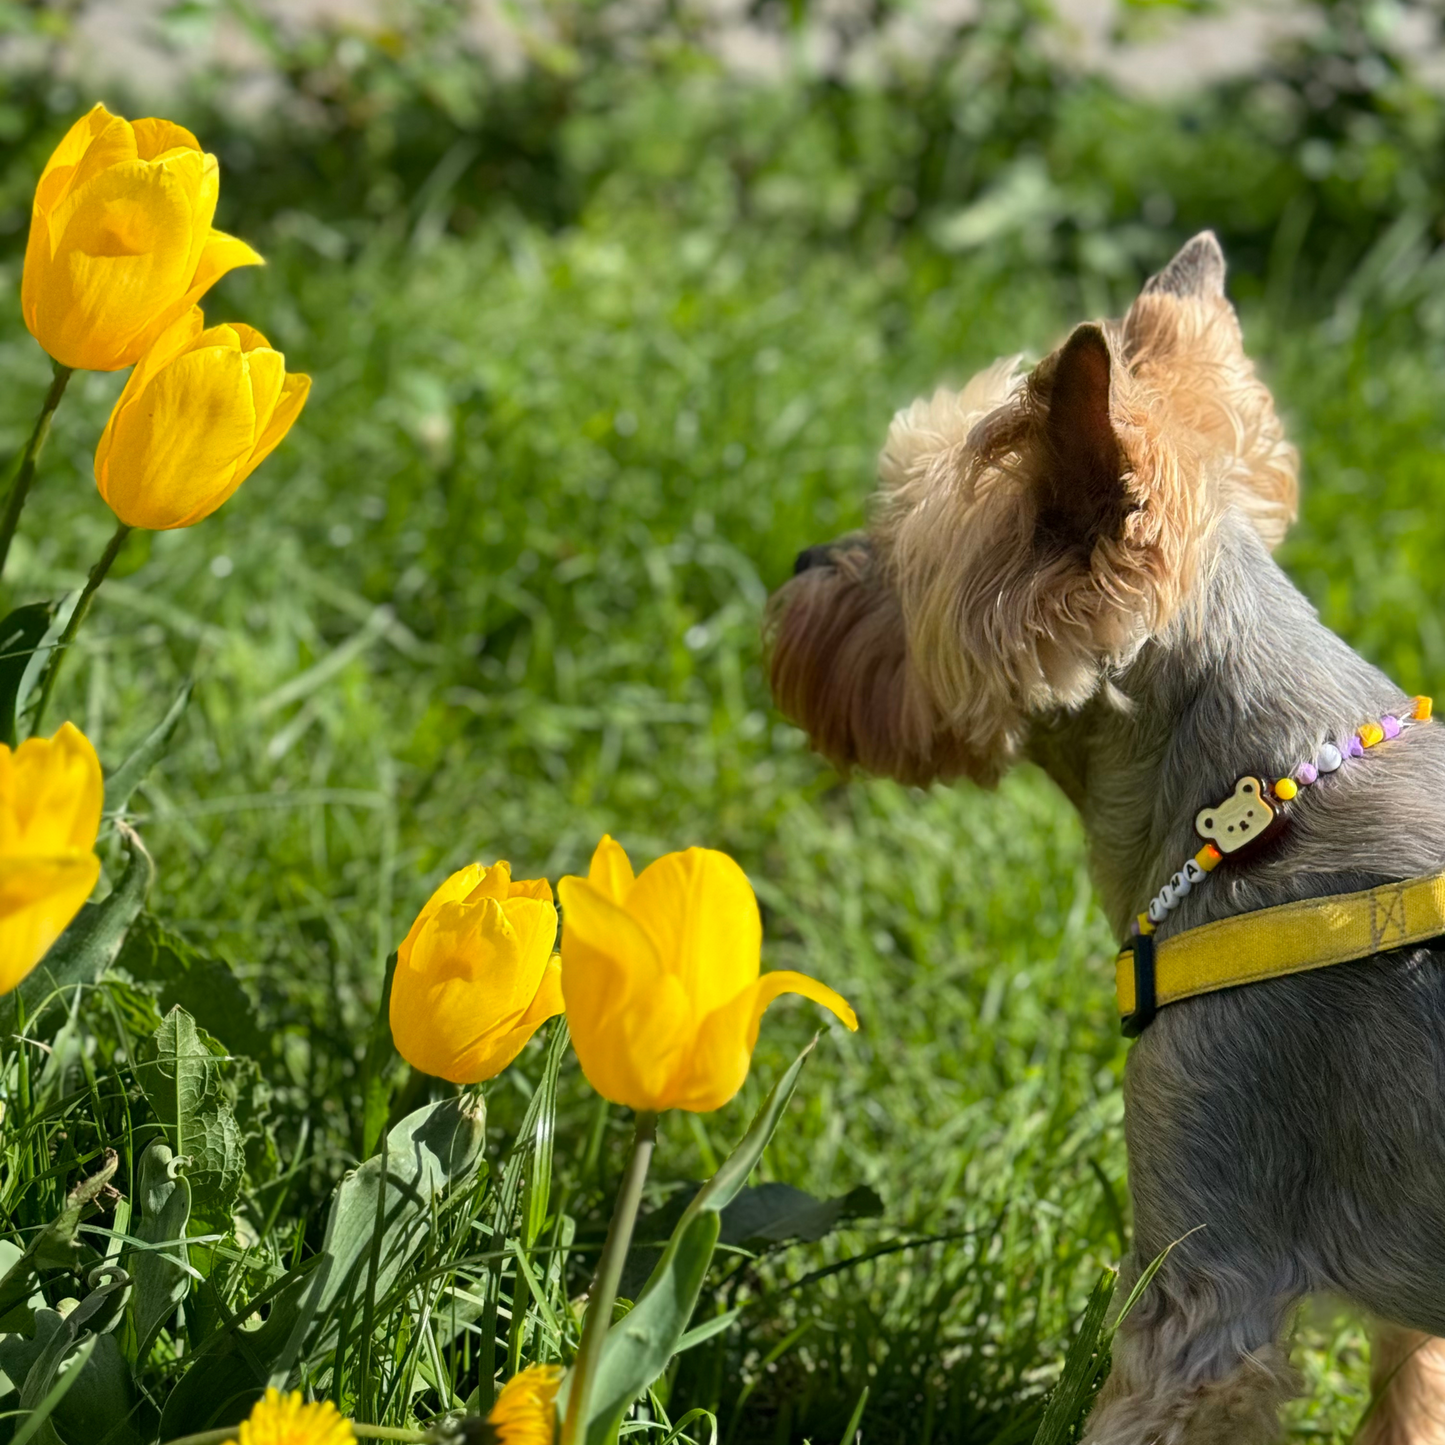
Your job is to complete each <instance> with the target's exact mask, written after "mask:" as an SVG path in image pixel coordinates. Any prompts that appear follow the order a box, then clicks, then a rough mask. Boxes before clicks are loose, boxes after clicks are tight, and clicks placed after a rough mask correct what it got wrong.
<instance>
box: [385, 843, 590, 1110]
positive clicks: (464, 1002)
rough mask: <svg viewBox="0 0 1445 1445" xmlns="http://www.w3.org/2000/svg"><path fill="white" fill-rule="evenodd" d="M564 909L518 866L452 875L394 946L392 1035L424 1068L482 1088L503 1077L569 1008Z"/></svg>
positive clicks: (542, 884) (544, 885) (548, 890)
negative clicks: (560, 945) (521, 875)
mask: <svg viewBox="0 0 1445 1445" xmlns="http://www.w3.org/2000/svg"><path fill="white" fill-rule="evenodd" d="M556 937H557V906H556V904H554V903H553V902H552V889H551V886H550V885H549V884H548V882H547V880H546V879H545V878H537V879H533V880H531V881H529V882H522V881H517V882H513V880H512V865H511V864H510V863H498V864H496V865H495V866H493V867H491V868H484V867H482V865H481V864H480V863H473V864H472V865H471V866H470V867H469V868H463V869H462V870H461V871H460V872H459V873H453V874H452V876H451V877H450V878H448V879H447V881H446V882H445V883H443V884H442V886H441V887H440V888H438V889H437V891H436V892H435V893H433V894H432V896H431V898H430V899H429V900H428V901H427V904H426V907H424V908H423V909H422V911H421V912H420V913H419V914H417V917H416V922H415V923H413V924H412V926H411V931H410V932H409V933H408V934H407V936H406V937H405V938H404V939H403V940H402V943H401V946H400V947H399V948H398V949H397V951H396V973H395V975H394V976H393V978H392V983H391V1036H392V1038H393V1039H394V1040H395V1042H396V1047H397V1052H398V1053H400V1054H401V1056H402V1058H404V1059H405V1060H406V1061H407V1063H409V1064H412V1065H414V1066H415V1067H416V1068H418V1069H420V1070H421V1071H422V1073H424V1074H435V1075H436V1076H437V1077H438V1078H442V1079H450V1080H451V1081H452V1083H454V1084H476V1083H480V1082H481V1081H482V1080H483V1079H490V1078H493V1077H494V1076H495V1075H497V1074H500V1073H501V1072H502V1070H503V1069H505V1068H506V1067H507V1065H508V1064H510V1063H511V1062H512V1060H513V1059H515V1058H516V1057H517V1055H518V1054H519V1053H521V1051H522V1045H523V1044H525V1043H526V1042H527V1040H528V1039H530V1038H531V1037H532V1035H533V1034H534V1033H536V1032H537V1030H538V1029H539V1028H541V1026H542V1025H543V1024H544V1023H546V1021H547V1020H548V1019H549V1018H552V1017H553V1016H554V1015H555V1014H559V1013H561V1012H562V987H561V969H560V967H559V965H558V962H557V955H556V954H554V953H553V952H552V943H553V941H554V940H555V939H556Z"/></svg>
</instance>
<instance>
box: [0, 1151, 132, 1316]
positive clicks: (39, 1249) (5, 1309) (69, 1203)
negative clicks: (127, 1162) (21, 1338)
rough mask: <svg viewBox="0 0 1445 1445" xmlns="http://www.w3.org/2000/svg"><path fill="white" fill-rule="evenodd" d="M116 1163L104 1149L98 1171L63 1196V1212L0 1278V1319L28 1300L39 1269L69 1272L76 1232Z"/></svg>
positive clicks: (73, 1261) (76, 1258)
mask: <svg viewBox="0 0 1445 1445" xmlns="http://www.w3.org/2000/svg"><path fill="white" fill-rule="evenodd" d="M119 1164H120V1156H119V1155H118V1154H117V1153H116V1152H115V1150H114V1149H107V1150H106V1151H105V1153H104V1154H103V1155H102V1156H101V1165H100V1168H99V1169H97V1170H96V1171H95V1173H94V1174H92V1175H91V1176H90V1177H89V1178H87V1179H82V1180H81V1181H80V1183H79V1184H77V1185H76V1186H75V1187H74V1188H73V1189H72V1190H71V1191H70V1193H69V1194H67V1195H66V1196H65V1207H64V1209H62V1210H61V1211H60V1213H59V1215H57V1216H56V1218H55V1219H53V1220H52V1221H51V1222H50V1223H49V1224H47V1225H46V1226H45V1228H44V1229H42V1230H41V1231H40V1232H39V1233H38V1234H37V1235H35V1236H34V1237H33V1238H32V1239H31V1241H30V1243H29V1244H28V1245H27V1246H26V1248H25V1252H24V1254H22V1255H21V1256H20V1258H19V1259H17V1260H16V1261H15V1262H14V1263H13V1264H11V1266H10V1268H9V1269H7V1270H6V1271H5V1276H4V1278H3V1279H0V1319H3V1318H4V1317H5V1316H6V1315H8V1314H9V1313H10V1311H11V1310H13V1309H15V1308H16V1306H17V1305H25V1304H26V1303H27V1302H28V1301H29V1299H30V1294H31V1291H32V1290H33V1288H34V1286H35V1282H36V1280H37V1278H38V1275H39V1271H40V1270H42V1269H72V1268H74V1267H75V1265H76V1264H77V1263H78V1262H79V1249H80V1245H79V1243H78V1241H77V1240H76V1237H75V1232H76V1230H77V1229H78V1228H79V1226H80V1221H81V1220H82V1219H83V1218H85V1216H86V1215H87V1214H88V1213H89V1212H90V1211H91V1210H92V1209H93V1208H94V1207H95V1201H96V1200H97V1199H98V1198H99V1197H100V1195H101V1194H102V1193H103V1192H104V1190H105V1189H106V1186H107V1185H109V1183H110V1181H111V1176H112V1175H113V1174H114V1173H115V1171H116V1168H117V1167H118V1165H119Z"/></svg>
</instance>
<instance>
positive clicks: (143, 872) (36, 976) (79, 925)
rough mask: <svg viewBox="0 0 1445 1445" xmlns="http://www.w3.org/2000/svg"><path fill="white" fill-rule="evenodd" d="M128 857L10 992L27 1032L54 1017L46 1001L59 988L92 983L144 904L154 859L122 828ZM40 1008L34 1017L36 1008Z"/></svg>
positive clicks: (41, 1028) (55, 1013) (41, 1029)
mask: <svg viewBox="0 0 1445 1445" xmlns="http://www.w3.org/2000/svg"><path fill="white" fill-rule="evenodd" d="M126 842H127V844H128V845H129V848H130V861H129V863H127V864H126V870H125V872H124V873H122V874H121V876H120V881H119V882H118V883H117V884H116V885H115V887H114V889H112V890H111V892H110V894H109V896H108V897H106V898H104V899H102V900H101V901H100V902H99V903H87V904H86V905H85V906H84V907H83V908H82V909H81V910H80V912H79V913H77V914H76V915H75V918H74V919H73V920H72V921H71V924H70V927H69V928H67V929H66V930H65V932H64V933H62V934H61V935H60V937H59V938H57V939H56V940H55V942H54V943H53V944H51V946H50V951H49V952H48V953H47V954H46V955H45V957H44V958H42V959H41V960H40V963H39V965H38V967H36V968H35V969H34V970H33V971H32V972H31V973H30V975H29V976H28V977H27V978H26V979H25V980H24V981H23V982H22V983H21V984H20V987H19V988H18V989H16V991H15V992H16V996H17V997H18V998H19V1000H20V1002H21V1003H22V1004H23V1005H24V1007H25V1016H26V1018H27V1019H30V1020H33V1022H32V1023H31V1024H30V1025H29V1026H28V1028H29V1031H30V1032H31V1033H32V1034H33V1035H37V1036H43V1034H44V1030H45V1024H46V1022H48V1021H49V1020H50V1019H52V1018H54V1019H55V1020H56V1022H57V1023H58V1020H59V1017H60V1014H61V1011H60V1010H55V1009H50V1008H47V1007H46V1005H47V1004H48V1002H49V1001H50V1000H52V999H53V998H54V996H55V995H56V993H57V992H58V991H59V990H61V989H66V988H72V987H74V986H75V985H77V984H92V983H94V982H95V981H96V980H97V979H98V978H99V977H100V976H101V974H102V973H104V972H105V970H106V969H107V968H109V967H110V965H111V963H112V962H114V960H115V957H116V955H117V954H118V953H119V952H120V948H121V945H122V944H123V943H124V942H125V936H126V931H127V930H128V929H129V928H130V926H131V924H132V923H133V922H134V921H135V919H136V915H137V914H139V913H140V911H141V908H142V906H143V905H144V904H145V898H146V894H147V893H148V892H149V891H150V886H151V880H152V879H153V878H154V877H155V865H154V864H153V863H152V862H151V856H150V854H149V853H147V852H146V850H145V847H144V846H143V845H142V843H141V841H140V838H139V837H138V836H137V835H136V834H135V833H132V832H130V831H129V830H127V831H126ZM38 1012H41V1013H43V1014H44V1018H43V1019H37V1018H36V1014H37V1013H38Z"/></svg>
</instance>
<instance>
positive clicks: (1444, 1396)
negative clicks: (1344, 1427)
mask: <svg viewBox="0 0 1445 1445" xmlns="http://www.w3.org/2000/svg"><path fill="white" fill-rule="evenodd" d="M1370 1388H1371V1390H1372V1392H1373V1393H1374V1397H1375V1400H1374V1405H1373V1408H1372V1409H1371V1410H1370V1413H1369V1416H1368V1418H1367V1419H1366V1420H1365V1422H1364V1425H1363V1427H1362V1429H1361V1430H1360V1433H1359V1435H1358V1436H1357V1437H1356V1445H1445V1340H1437V1339H1432V1338H1431V1337H1430V1336H1429V1335H1422V1334H1420V1333H1418V1332H1417V1331H1415V1330H1405V1329H1401V1328H1400V1327H1399V1326H1398V1325H1380V1326H1378V1327H1377V1329H1376V1331H1375V1336H1374V1341H1373V1348H1372V1349H1371V1352H1370Z"/></svg>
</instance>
